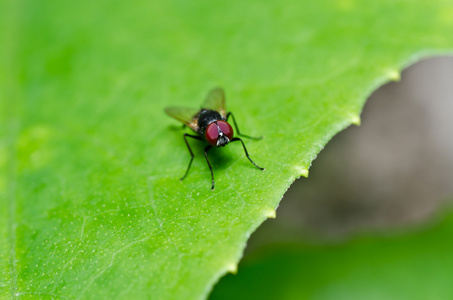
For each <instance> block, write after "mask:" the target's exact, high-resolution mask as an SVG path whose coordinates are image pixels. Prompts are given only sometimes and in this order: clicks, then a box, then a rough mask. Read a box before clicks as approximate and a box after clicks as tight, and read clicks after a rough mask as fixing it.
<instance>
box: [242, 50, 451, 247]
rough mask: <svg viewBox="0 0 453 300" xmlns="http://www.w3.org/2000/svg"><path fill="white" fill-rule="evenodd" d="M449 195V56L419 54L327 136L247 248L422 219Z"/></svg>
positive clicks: (330, 237) (334, 237) (332, 236)
mask: <svg viewBox="0 0 453 300" xmlns="http://www.w3.org/2000/svg"><path fill="white" fill-rule="evenodd" d="M452 199H453V57H440V58H431V59H426V60H423V61H421V62H419V63H417V64H415V65H413V66H411V67H409V68H408V69H406V70H405V71H404V72H403V73H402V78H401V81H400V82H392V83H388V84H386V85H384V86H382V87H381V88H379V89H378V90H377V91H376V92H375V93H373V94H372V95H371V97H370V98H369V99H368V101H367V104H366V106H365V108H364V110H363V114H362V125H361V126H359V127H357V126H352V127H350V128H348V129H346V130H345V131H343V132H341V133H340V134H338V135H337V136H335V137H334V138H333V140H332V141H331V142H329V144H328V145H327V146H326V147H325V149H324V150H323V151H322V152H321V153H320V154H319V156H318V158H317V159H316V160H315V161H314V162H313V165H312V167H311V169H310V176H309V178H308V179H305V178H301V179H298V180H297V181H296V182H294V184H293V185H292V186H291V187H290V189H289V190H288V192H287V193H286V194H285V196H284V197H283V199H282V201H281V204H280V207H279V208H278V210H277V218H276V219H274V220H272V219H271V220H268V221H266V222H265V223H264V224H263V225H262V226H261V227H260V228H259V229H258V230H257V231H256V232H255V233H254V234H253V235H252V238H251V239H250V241H249V246H248V248H247V252H250V251H253V250H254V249H257V248H259V247H260V246H264V245H269V244H272V243H276V242H277V243H278V242H287V241H292V240H301V239H302V240H304V239H313V238H315V239H316V240H322V241H325V242H334V241H341V240H343V239H345V238H347V237H351V236H354V234H357V233H361V232H364V231H366V232H369V231H382V230H384V231H388V230H394V229H401V228H407V227H410V225H414V224H420V223H423V222H426V220H429V219H430V218H432V217H433V216H434V215H436V213H437V212H439V211H440V210H442V208H443V207H445V206H446V205H447V203H448V202H449V201H451V200H452Z"/></svg>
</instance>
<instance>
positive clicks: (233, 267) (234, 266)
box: [227, 263, 238, 274]
mask: <svg viewBox="0 0 453 300" xmlns="http://www.w3.org/2000/svg"><path fill="white" fill-rule="evenodd" d="M227 271H228V272H230V273H232V274H236V273H237V272H238V265H237V264H236V263H230V264H229V265H227Z"/></svg>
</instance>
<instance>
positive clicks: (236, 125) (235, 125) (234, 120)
mask: <svg viewBox="0 0 453 300" xmlns="http://www.w3.org/2000/svg"><path fill="white" fill-rule="evenodd" d="M230 116H231V117H232V118H233V123H234V128H236V132H237V133H238V135H240V136H243V137H245V138H248V139H252V140H261V139H262V138H263V137H262V136H259V137H253V136H249V135H246V134H241V132H240V131H239V128H238V124H237V123H236V119H235V118H234V116H233V113H232V112H229V113H227V115H226V121H228V118H229V117H230ZM242 144H244V143H242ZM244 149H245V146H244ZM245 152H246V153H247V150H246V151H245ZM249 159H250V158H249ZM250 161H251V160H250Z"/></svg>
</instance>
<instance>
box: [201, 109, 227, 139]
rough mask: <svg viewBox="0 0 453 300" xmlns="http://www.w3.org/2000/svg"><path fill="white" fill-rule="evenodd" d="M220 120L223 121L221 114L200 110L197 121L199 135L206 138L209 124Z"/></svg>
mask: <svg viewBox="0 0 453 300" xmlns="http://www.w3.org/2000/svg"><path fill="white" fill-rule="evenodd" d="M219 120H222V116H221V115H220V113H219V112H217V111H215V110H209V109H202V110H200V112H199V113H198V119H197V123H198V134H199V135H200V136H201V137H203V138H204V137H205V134H206V129H207V128H208V126H209V124H211V123H212V122H216V121H219Z"/></svg>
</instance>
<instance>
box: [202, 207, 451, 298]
mask: <svg viewBox="0 0 453 300" xmlns="http://www.w3.org/2000/svg"><path fill="white" fill-rule="evenodd" d="M452 230H453V215H451V213H450V215H448V216H445V217H444V218H443V220H440V221H439V220H437V221H436V222H434V224H430V225H429V226H427V228H423V229H421V228H418V229H414V228H412V230H406V232H399V233H395V232H394V233H393V234H391V235H389V234H387V235H381V236H376V235H374V236H362V237H360V238H356V239H354V240H353V241H350V242H348V243H345V244H341V245H330V246H329V245H318V246H316V245H306V244H305V245H304V244H301V243H295V244H288V245H280V246H277V247H274V248H273V249H272V248H271V249H267V251H262V252H261V253H260V254H258V253H257V254H256V255H255V256H254V257H252V258H251V259H250V260H248V261H244V262H243V263H241V264H240V270H239V272H238V274H237V275H236V276H226V277H225V278H223V279H222V280H221V281H220V283H219V284H218V285H216V288H215V289H214V291H213V294H212V295H211V297H210V299H212V300H214V299H326V300H327V299H335V300H337V299H411V300H413V299H428V298H429V299H451V298H452V297H453V289H452V288H451V270H452V269H453V257H452V255H451V253H452V250H453V243H452V241H451V232H452ZM276 287H278V288H276Z"/></svg>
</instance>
